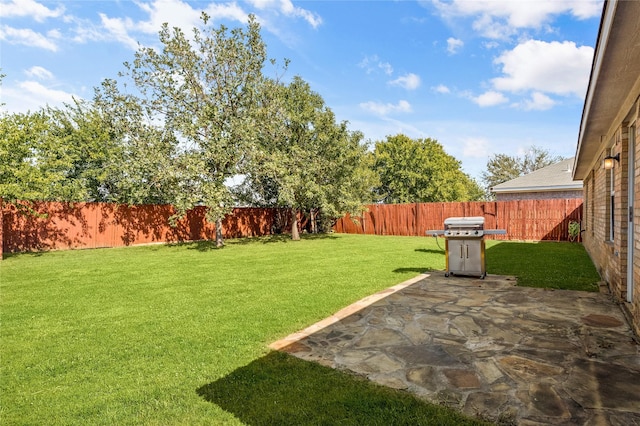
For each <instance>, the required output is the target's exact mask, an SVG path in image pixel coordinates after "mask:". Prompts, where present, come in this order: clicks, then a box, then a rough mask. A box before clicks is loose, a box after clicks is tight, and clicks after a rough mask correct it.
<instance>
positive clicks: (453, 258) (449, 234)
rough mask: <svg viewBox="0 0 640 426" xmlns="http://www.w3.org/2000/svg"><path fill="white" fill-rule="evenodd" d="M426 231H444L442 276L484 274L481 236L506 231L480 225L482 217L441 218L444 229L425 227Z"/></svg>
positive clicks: (482, 222) (434, 234) (482, 239)
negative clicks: (431, 229)
mask: <svg viewBox="0 0 640 426" xmlns="http://www.w3.org/2000/svg"><path fill="white" fill-rule="evenodd" d="M426 233H427V235H433V236H438V235H444V237H445V255H446V259H447V270H446V272H445V276H447V277H448V276H449V275H470V276H478V277H480V278H483V279H484V277H485V276H486V275H487V273H486V270H485V260H484V250H485V244H484V236H485V235H489V234H494V235H495V234H506V231H505V230H503V229H491V230H485V229H484V217H480V216H473V217H450V218H447V219H445V220H444V230H435V231H427V232H426Z"/></svg>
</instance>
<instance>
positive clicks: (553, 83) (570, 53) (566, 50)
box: [491, 40, 593, 97]
mask: <svg viewBox="0 0 640 426" xmlns="http://www.w3.org/2000/svg"><path fill="white" fill-rule="evenodd" d="M592 58H593V48H591V47H589V46H581V47H577V46H576V45H575V43H573V42H569V41H565V42H562V43H560V42H557V41H554V42H550V43H548V42H545V41H539V40H529V41H526V42H524V43H521V44H519V45H518V46H516V47H515V48H514V49H513V50H509V51H506V52H503V53H502V54H501V55H500V56H499V57H498V58H497V59H496V60H495V63H497V64H501V65H502V73H503V74H504V76H503V77H498V78H494V79H493V80H491V81H492V83H493V86H494V88H495V89H496V90H502V91H510V92H518V91H526V90H535V91H539V92H547V93H554V94H557V95H570V94H573V95H576V96H579V97H582V96H584V94H585V92H586V88H587V84H588V82H589V70H590V69H591V60H592Z"/></svg>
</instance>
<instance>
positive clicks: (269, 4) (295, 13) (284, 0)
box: [249, 0, 322, 28]
mask: <svg viewBox="0 0 640 426" xmlns="http://www.w3.org/2000/svg"><path fill="white" fill-rule="evenodd" d="M249 3H251V4H253V5H254V6H255V7H256V8H258V9H261V10H265V9H275V10H278V11H279V12H281V13H282V14H284V15H285V16H291V17H296V18H302V19H304V20H305V21H307V23H309V25H311V26H312V27H313V28H317V27H318V26H320V25H321V24H322V18H321V17H320V16H319V15H318V14H316V13H313V12H311V11H308V10H306V9H303V8H301V7H296V6H294V5H293V3H292V2H291V0H249Z"/></svg>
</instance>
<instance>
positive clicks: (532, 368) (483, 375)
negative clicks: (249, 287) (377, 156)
mask: <svg viewBox="0 0 640 426" xmlns="http://www.w3.org/2000/svg"><path fill="white" fill-rule="evenodd" d="M271 347H272V348H273V349H276V350H281V351H286V352H289V353H291V354H292V355H295V356H297V357H299V358H302V359H306V360H310V361H315V362H319V363H321V364H323V365H327V366H330V367H333V368H337V369H343V370H349V371H352V372H354V373H357V374H361V375H364V376H366V377H368V378H369V379H370V380H372V381H374V382H376V383H379V384H382V385H385V386H389V387H392V388H395V389H403V390H406V391H408V392H413V393H414V394H416V395H418V396H419V397H421V398H425V399H427V400H429V401H432V402H436V403H440V404H445V405H448V406H451V407H455V408H458V409H460V410H461V411H463V412H465V413H466V414H469V415H472V416H481V417H483V418H486V419H490V420H493V421H496V422H499V423H503V424H522V425H543V424H593V425H623V424H624V425H640V346H639V345H638V344H637V341H636V340H635V337H634V335H633V333H632V332H631V330H630V328H629V326H628V325H627V322H626V319H625V317H624V315H623V313H622V311H621V310H620V307H619V306H618V305H616V303H615V302H613V301H612V299H611V298H610V296H609V295H608V294H605V293H587V292H576V291H564V290H556V291H554V290H546V289H534V288H525V287H517V286H516V285H515V279H514V278H513V277H504V276H494V275H489V276H487V278H486V279H484V280H480V279H474V278H468V277H445V276H444V274H443V273H439V272H436V273H430V274H428V275H427V274H424V275H421V276H419V277H417V278H415V279H413V280H410V281H408V282H405V283H403V284H400V285H398V286H394V287H392V288H391V289H388V290H385V291H383V292H381V293H379V294H377V295H373V296H369V297H368V298H366V299H363V300H362V301H359V302H357V303H355V304H354V305H352V306H350V307H347V308H345V309H343V310H342V311H340V312H338V313H336V314H335V315H333V316H332V317H330V318H328V319H326V320H324V321H322V322H320V323H318V324H315V325H314V326H311V327H309V328H308V329H306V330H303V331H301V332H299V333H295V334H293V335H291V336H289V337H287V338H285V339H283V340H281V341H278V342H275V343H274V344H272V345H271Z"/></svg>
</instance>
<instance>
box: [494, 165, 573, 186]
mask: <svg viewBox="0 0 640 426" xmlns="http://www.w3.org/2000/svg"><path fill="white" fill-rule="evenodd" d="M574 159H575V157H572V158H569V159H566V160H563V161H560V162H558V163H555V164H551V165H550V166H547V167H543V168H541V169H538V170H536V171H533V172H531V173H529V174H527V175H524V176H520V177H518V178H515V179H512V180H509V181H507V182H503V183H501V184H499V185H496V186H494V187H493V188H491V191H492V192H496V193H499V192H533V191H535V192H538V191H567V190H580V189H582V181H581V180H577V181H574V180H573V179H572V177H571V174H572V173H571V172H572V170H573V162H574Z"/></svg>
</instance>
